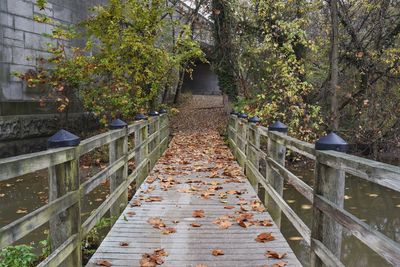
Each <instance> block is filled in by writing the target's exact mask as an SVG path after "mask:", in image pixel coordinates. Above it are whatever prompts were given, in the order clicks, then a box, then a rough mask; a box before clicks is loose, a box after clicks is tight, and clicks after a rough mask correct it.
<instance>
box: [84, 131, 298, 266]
mask: <svg viewBox="0 0 400 267" xmlns="http://www.w3.org/2000/svg"><path fill="white" fill-rule="evenodd" d="M268 251H270V252H269V253H268ZM284 253H286V255H284V256H283V255H281V254H284ZM280 256H283V257H282V258H281V259H278V258H280ZM157 265H161V266H177V267H184V266H193V267H195V266H198V267H205V266H209V267H211V266H226V267H232V266H251V267H254V266H270V267H271V266H274V267H279V266H301V264H300V263H299V261H298V260H297V258H296V257H295V255H294V254H293V252H292V250H291V249H290V247H289V245H288V244H287V242H286V241H285V239H284V238H283V236H282V234H281V233H280V231H279V229H278V228H277V227H276V226H275V224H273V223H272V220H271V217H270V216H269V214H268V213H267V212H265V211H264V208H263V205H262V204H261V203H260V201H259V200H258V198H257V196H256V193H255V191H254V190H253V188H252V187H251V185H250V184H249V182H248V181H247V179H246V178H245V177H244V175H243V173H242V171H241V169H240V167H239V166H238V165H237V164H236V162H235V161H234V159H233V157H232V154H231V153H230V151H229V149H228V147H227V146H226V145H225V144H224V142H223V140H222V139H221V137H220V136H219V134H218V133H217V132H212V131H209V132H205V133H204V132H203V133H201V134H200V133H188V132H180V133H177V134H176V135H175V136H174V138H173V140H172V141H171V144H170V147H169V148H168V150H167V151H166V153H165V154H164V155H163V157H162V158H161V159H160V160H159V162H158V163H157V165H156V166H155V168H154V170H153V171H152V173H151V174H150V176H149V177H148V178H147V180H146V181H145V182H144V183H143V185H142V186H141V188H140V190H139V191H138V192H137V193H136V195H135V196H134V198H133V199H132V201H131V203H130V204H129V205H128V207H127V208H126V209H125V211H124V213H123V215H121V217H120V218H119V219H118V221H117V222H116V224H115V225H114V227H113V228H112V230H111V232H110V233H109V234H108V236H107V237H106V239H105V240H104V241H103V243H102V244H101V246H100V248H99V249H98V250H97V252H96V253H95V254H94V256H93V257H92V259H91V260H90V262H89V264H88V266H157Z"/></svg>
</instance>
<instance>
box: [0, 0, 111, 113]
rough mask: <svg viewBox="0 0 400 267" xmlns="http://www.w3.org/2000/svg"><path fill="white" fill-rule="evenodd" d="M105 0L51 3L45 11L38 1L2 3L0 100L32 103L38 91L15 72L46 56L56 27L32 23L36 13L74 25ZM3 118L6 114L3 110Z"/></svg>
mask: <svg viewBox="0 0 400 267" xmlns="http://www.w3.org/2000/svg"><path fill="white" fill-rule="evenodd" d="M99 2H105V1H104V0H49V1H48V4H47V8H46V10H44V11H41V10H39V8H38V7H37V6H36V4H35V3H36V0H0V101H1V102H8V101H21V100H23V101H25V100H27V101H32V98H33V97H34V96H36V94H37V92H34V91H33V92H31V91H30V90H27V89H26V88H24V85H23V83H22V82H21V81H19V79H18V78H16V77H14V76H13V75H12V73H13V72H15V71H16V72H25V71H27V70H29V69H31V68H33V67H34V66H35V65H36V58H39V57H43V56H44V57H45V56H46V55H47V53H46V43H48V42H49V41H50V40H49V39H48V38H46V37H44V36H43V34H45V33H51V31H52V29H53V26H52V25H48V24H43V23H38V22H35V21H34V20H33V16H34V15H37V14H43V13H45V14H47V15H48V16H49V17H51V18H53V19H55V20H58V21H60V22H64V23H75V22H78V21H81V20H82V19H84V18H86V17H87V16H88V8H89V7H90V6H92V5H94V4H96V3H99ZM1 112H2V113H0V115H8V114H4V113H5V112H6V111H5V110H1Z"/></svg>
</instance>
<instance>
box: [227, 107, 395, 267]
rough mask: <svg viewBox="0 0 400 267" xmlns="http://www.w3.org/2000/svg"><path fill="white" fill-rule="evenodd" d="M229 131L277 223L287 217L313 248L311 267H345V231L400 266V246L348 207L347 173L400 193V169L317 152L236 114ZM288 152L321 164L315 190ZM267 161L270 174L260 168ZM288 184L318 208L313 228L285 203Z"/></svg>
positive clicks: (234, 147)
mask: <svg viewBox="0 0 400 267" xmlns="http://www.w3.org/2000/svg"><path fill="white" fill-rule="evenodd" d="M228 127H229V129H228V134H229V144H230V147H231V149H232V151H233V153H234V155H235V157H236V159H237V161H238V162H239V164H240V165H241V166H242V167H243V168H244V169H245V173H246V176H247V177H248V179H249V180H250V182H251V184H252V185H253V186H254V188H255V189H256V190H258V192H259V195H260V196H261V197H262V198H263V200H264V201H265V203H264V204H265V205H266V206H267V208H268V211H269V212H270V213H271V215H272V217H273V218H274V220H275V222H276V223H277V224H278V225H280V218H281V212H283V213H284V214H285V215H286V217H287V218H288V220H289V221H290V222H291V223H292V224H293V226H294V227H295V228H296V229H297V231H298V232H299V233H300V234H301V236H302V237H303V238H304V240H305V242H306V243H307V244H308V246H310V249H311V258H310V259H311V261H310V262H311V266H322V265H323V264H325V265H327V266H344V265H343V263H341V261H340V253H341V243H342V229H343V227H344V228H346V229H347V230H348V231H349V232H350V233H351V234H352V235H354V236H355V237H357V238H358V239H359V240H360V241H361V242H363V243H364V244H365V245H367V246H368V247H369V248H371V249H372V250H373V251H375V252H376V253H377V254H378V255H380V256H381V257H383V258H384V259H386V261H387V262H388V263H390V264H393V265H394V266H400V244H399V243H397V242H395V241H393V240H392V239H390V238H388V237H387V236H385V235H384V234H382V233H381V232H379V231H377V230H375V229H373V228H372V227H370V226H369V225H368V224H366V223H364V222H363V221H361V220H360V219H359V218H357V217H355V216H354V215H352V214H351V213H349V212H348V211H346V210H345V209H344V208H343V204H344V190H345V174H346V173H348V174H351V175H355V176H358V177H360V178H362V179H365V180H367V181H370V182H373V183H376V184H379V185H381V186H384V187H387V188H390V189H392V190H395V191H397V192H400V168H399V167H396V166H392V165H388V164H384V163H381V162H376V161H372V160H368V159H364V158H360V157H356V156H352V155H348V154H345V153H340V152H336V151H320V150H316V149H315V146H314V145H313V144H309V143H306V142H303V141H300V140H297V139H295V138H292V137H289V136H287V135H286V134H285V133H281V132H277V131H269V130H268V129H267V128H265V127H262V126H257V125H255V124H251V123H248V122H247V120H244V119H239V118H238V117H237V116H236V115H231V116H230V119H229V126H228ZM261 137H263V138H266V139H267V140H268V141H267V143H268V144H267V148H266V149H265V148H264V149H262V148H261V146H260V138H261ZM286 149H289V150H291V151H293V152H296V153H299V154H301V155H303V156H305V157H307V158H309V159H312V160H314V161H315V176H314V188H311V187H310V186H309V185H307V184H306V183H304V182H303V181H302V180H301V179H300V178H298V177H297V176H296V175H294V174H293V173H292V172H290V171H289V170H288V169H287V168H286V167H285V156H286ZM262 161H264V163H265V166H266V171H265V172H263V171H262V168H260V162H262ZM284 181H286V182H287V183H289V184H291V185H292V186H293V187H294V188H295V189H296V190H297V191H298V192H299V193H300V194H301V195H303V196H304V197H305V198H306V199H307V200H308V201H310V202H311V203H312V206H313V214H312V226H311V229H310V228H309V227H308V226H307V225H306V224H305V223H304V222H303V221H302V220H301V219H300V217H299V216H298V215H297V214H296V213H295V211H293V209H292V208H291V207H290V206H289V205H288V204H287V203H286V202H285V200H284V199H283V184H284ZM268 199H272V200H273V201H268Z"/></svg>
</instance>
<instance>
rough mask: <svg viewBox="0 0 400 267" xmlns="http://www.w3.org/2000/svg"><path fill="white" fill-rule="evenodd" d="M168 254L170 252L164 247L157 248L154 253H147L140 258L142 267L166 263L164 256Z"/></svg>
mask: <svg viewBox="0 0 400 267" xmlns="http://www.w3.org/2000/svg"><path fill="white" fill-rule="evenodd" d="M165 256H168V253H167V252H166V251H165V250H164V249H162V248H157V249H155V250H154V252H153V253H152V254H149V253H145V254H143V255H142V258H141V260H140V267H156V266H157V265H161V264H163V263H164V259H163V258H162V257H165Z"/></svg>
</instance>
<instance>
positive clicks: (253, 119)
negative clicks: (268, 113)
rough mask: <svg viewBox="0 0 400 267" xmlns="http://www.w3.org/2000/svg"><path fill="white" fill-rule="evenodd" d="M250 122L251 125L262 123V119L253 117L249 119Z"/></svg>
mask: <svg viewBox="0 0 400 267" xmlns="http://www.w3.org/2000/svg"><path fill="white" fill-rule="evenodd" d="M248 121H249V122H251V123H260V122H261V119H260V118H259V117H257V116H253V117H251V118H249V120H248Z"/></svg>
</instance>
